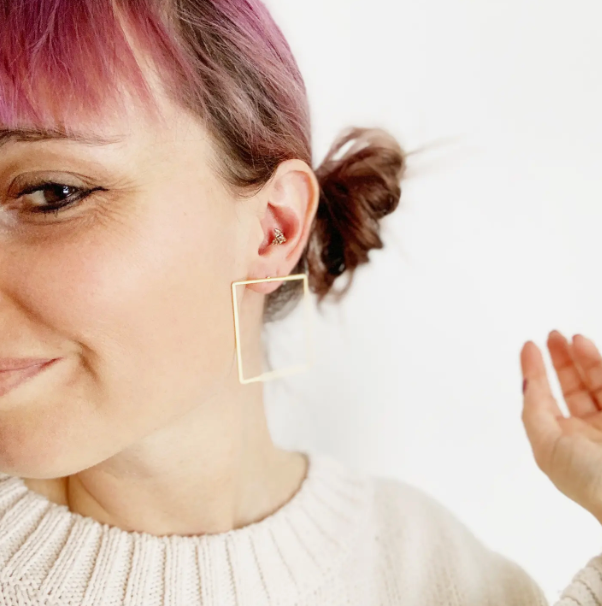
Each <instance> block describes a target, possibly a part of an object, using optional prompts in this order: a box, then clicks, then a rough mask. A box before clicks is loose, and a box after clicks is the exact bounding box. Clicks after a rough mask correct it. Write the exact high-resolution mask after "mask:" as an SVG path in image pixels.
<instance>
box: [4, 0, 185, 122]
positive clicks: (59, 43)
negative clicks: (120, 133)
mask: <svg viewBox="0 0 602 606" xmlns="http://www.w3.org/2000/svg"><path fill="white" fill-rule="evenodd" d="M123 4H124V5H125V6H124V10H123V11H121V10H120V13H122V14H123V17H121V18H120V15H118V14H117V13H116V9H115V4H114V2H113V1H112V0H77V1H73V0H42V1H40V0H33V1H32V0H4V1H3V2H2V3H1V8H0V128H15V127H17V126H24V125H35V126H51V125H55V124H57V123H59V124H61V126H63V128H64V129H67V130H68V129H69V127H70V126H71V125H74V124H77V123H80V122H88V121H93V120H94V119H97V118H98V117H99V116H100V115H101V113H106V112H107V111H109V112H111V111H123V102H124V92H126V91H127V92H129V93H130V94H131V95H132V97H133V98H134V99H136V102H139V103H141V104H142V107H143V109H146V110H149V111H150V112H151V113H152V114H153V115H155V116H157V115H158V113H157V112H156V109H157V108H156V103H155V98H154V96H153V93H152V91H151V89H150V87H149V84H148V82H147V79H146V77H145V75H144V71H143V69H144V68H143V67H142V66H140V65H139V63H138V61H137V59H136V55H135V52H134V50H133V49H132V47H131V45H130V43H129V42H128V39H127V37H126V34H125V32H124V28H123V25H122V23H123V20H125V22H126V23H127V32H128V33H131V34H132V35H133V36H134V38H135V40H136V44H137V47H138V52H143V53H144V55H145V56H149V57H150V58H151V60H152V61H151V63H152V67H153V68H154V69H155V70H157V72H158V74H160V78H161V81H162V83H163V85H164V86H165V88H166V90H174V89H176V90H177V87H178V86H181V80H180V82H178V81H176V80H177V76H178V75H180V76H181V74H185V73H186V72H187V71H188V70H189V67H188V64H187V62H186V61H185V59H184V56H183V52H182V50H181V48H180V46H179V45H178V43H177V40H176V39H175V37H174V36H173V35H172V34H171V33H170V32H169V31H168V29H167V28H166V26H165V24H164V21H163V19H162V18H161V15H160V13H159V12H158V11H157V10H156V8H154V7H155V6H156V4H154V3H152V2H145V1H141V0H131V1H129V2H125V3H123ZM138 45H139V46H138Z"/></svg>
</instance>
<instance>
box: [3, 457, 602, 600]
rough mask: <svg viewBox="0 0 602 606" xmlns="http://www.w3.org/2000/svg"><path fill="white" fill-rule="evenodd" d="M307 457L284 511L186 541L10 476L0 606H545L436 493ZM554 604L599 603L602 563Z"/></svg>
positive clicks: (593, 564) (526, 580) (599, 559)
mask: <svg viewBox="0 0 602 606" xmlns="http://www.w3.org/2000/svg"><path fill="white" fill-rule="evenodd" d="M306 454H307V455H308V456H309V469H308V475H307V477H306V478H305V480H304V482H303V484H302V486H301V488H300V490H299V491H298V492H297V493H296V494H295V495H294V496H293V498H292V499H291V500H290V501H289V502H288V503H286V504H285V505H284V506H283V507H281V508H280V509H279V510H278V511H276V512H275V513H274V514H272V515H270V516H269V517H267V518H264V519H263V520H261V521H259V522H257V523H254V524H251V525H248V526H245V527H244V528H238V529H236V530H231V531H229V532H225V533H220V534H206V535H200V536H189V537H182V536H167V537H157V536H153V535H149V534H146V533H138V532H127V531H125V530H121V529H119V528H116V527H111V526H108V525H106V524H101V523H99V522H97V521H96V520H93V519H92V518H89V517H84V516H81V515H79V514H76V513H72V512H70V511H69V509H68V508H67V506H65V505H58V504H56V503H53V502H52V501H49V500H48V499H47V498H46V497H44V496H42V495H40V494H38V493H36V492H34V491H31V490H29V489H28V488H27V487H26V486H25V484H24V483H23V481H22V480H21V479H20V478H16V477H12V476H8V475H6V474H1V473H0V605H2V606H9V605H10V606H26V605H31V604H36V605H39V606H41V605H44V606H59V605H61V606H62V605H75V604H78V605H79V604H82V605H84V604H85V605H90V606H91V605H99V606H100V605H103V606H116V605H118V604H126V605H128V606H129V605H141V606H156V605H159V604H161V605H165V606H196V605H203V606H243V605H244V606H263V605H266V606H268V605H270V606H393V605H394V606H460V605H462V606H543V605H545V606H549V605H548V602H547V601H546V599H545V597H544V594H543V592H542V591H541V589H540V588H539V587H538V586H537V584H536V583H535V582H534V581H533V580H532V579H531V578H530V577H529V575H527V573H526V572H525V571H524V570H523V569H522V568H520V567H519V566H518V565H517V564H515V563H513V562H512V561H510V560H508V559H506V558H504V557H503V556H501V555H500V554H498V553H497V552H494V551H491V550H489V549H487V548H486V547H485V546H484V544H483V543H482V542H480V541H479V540H478V539H477V538H476V536H475V535H474V534H472V532H471V531H470V530H469V529H468V528H467V527H466V526H465V525H463V524H462V523H461V522H460V520H459V519H458V518H456V517H455V516H453V515H452V513H451V512H450V511H449V510H448V509H447V508H445V507H444V506H443V505H441V504H440V503H439V502H438V501H436V500H435V499H434V498H432V497H430V496H429V495H428V494H427V493H425V492H423V491H421V490H420V489H418V488H417V487H413V486H412V485H410V484H407V483H405V482H403V481H399V480H395V479H392V478H386V477H381V476H372V475H368V474H365V473H363V472H360V471H359V470H357V469H355V468H353V467H350V466H347V465H344V464H342V463H340V462H338V461H337V460H336V459H334V458H332V457H331V456H330V455H326V454H323V453H316V452H314V453H311V452H307V453H306ZM556 604H557V605H558V606H561V605H562V606H600V604H602V555H599V556H596V557H594V558H592V559H590V560H589V562H587V564H586V565H585V566H584V568H583V569H581V570H580V571H578V572H577V574H576V575H575V576H574V578H573V581H572V583H571V584H570V585H569V587H567V588H566V589H565V590H564V592H563V593H562V595H561V597H560V599H559V601H557V602H556Z"/></svg>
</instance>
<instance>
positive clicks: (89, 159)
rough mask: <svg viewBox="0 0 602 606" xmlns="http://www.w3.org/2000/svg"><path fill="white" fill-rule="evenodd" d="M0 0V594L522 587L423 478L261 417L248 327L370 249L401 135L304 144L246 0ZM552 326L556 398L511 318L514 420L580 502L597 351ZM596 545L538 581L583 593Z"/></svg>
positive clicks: (518, 594)
mask: <svg viewBox="0 0 602 606" xmlns="http://www.w3.org/2000/svg"><path fill="white" fill-rule="evenodd" d="M1 6H2V12H1V18H0V127H1V129H2V130H1V131H0V132H1V135H0V136H1V140H0V141H1V154H0V267H1V268H2V271H1V273H0V301H1V305H0V330H1V334H2V340H1V342H0V369H2V371H3V372H0V445H1V447H0V470H1V471H2V475H1V476H0V570H1V572H0V598H1V599H0V604H4V605H15V606H16V605H17V604H19V605H26V604H45V605H48V606H50V605H52V606H57V605H62V604H69V605H73V604H86V605H92V604H126V605H134V604H140V605H145V606H153V605H158V604H166V605H167V604H169V605H171V606H176V605H186V606H188V605H194V604H203V605H219V606H228V605H243V604H245V605H249V604H252V605H263V604H271V605H278V606H285V605H286V606H288V605H290V606H293V605H297V606H301V605H305V606H313V605H318V604H319V605H333V606H337V605H343V604H345V605H347V606H350V605H357V606H376V605H383V606H388V605H401V604H403V605H404V606H410V605H414V604H416V605H418V604H420V605H426V604H429V605H430V604H433V605H434V604H445V605H475V606H477V605H478V606H486V605H494V604H495V605H502V604H503V605H504V606H510V605H517V606H518V605H520V606H527V605H529V606H531V605H542V604H545V600H544V597H543V593H542V591H541V589H540V588H539V587H538V586H537V585H536V584H535V582H534V581H533V580H532V579H531V578H530V577H529V576H528V575H527V574H526V573H525V572H524V571H523V570H522V569H521V568H520V567H519V566H518V565H516V564H515V563H513V562H511V561H509V560H507V559H505V558H504V557H502V556H501V555H500V554H498V553H496V552H492V551H490V550H489V549H487V548H486V547H485V546H484V545H483V544H482V543H481V542H480V541H479V540H478V539H477V538H476V537H475V536H474V535H473V534H472V533H471V531H470V530H469V529H468V528H466V527H465V526H464V525H463V524H462V523H461V522H460V521H459V520H458V519H457V518H455V517H454V516H453V515H452V514H451V513H450V512H449V511H448V510H447V509H446V508H445V507H444V506H443V505H441V504H439V503H438V502H436V501H435V500H434V499H433V498H431V497H430V496H429V495H427V494H426V493H424V492H422V491H420V490H419V489H418V488H416V487H413V486H411V485H409V484H406V483H404V482H400V481H397V480H393V479H391V478H385V477H374V476H367V475H365V474H364V473H361V472H360V471H359V470H357V469H354V468H351V467H348V466H346V465H344V464H342V463H341V462H338V461H336V460H335V459H333V458H331V457H330V456H327V455H326V454H323V453H317V452H289V451H286V450H284V449H281V448H278V447H277V446H276V445H275V444H274V443H273V442H272V440H271V437H270V434H269V432H268V428H267V424H266V418H265V414H264V407H263V380H265V379H266V378H269V377H270V376H274V375H269V374H262V373H261V369H262V360H263V356H262V344H261V329H262V325H263V323H264V322H266V321H270V320H272V319H274V318H276V317H278V316H282V315H283V312H284V311H285V310H290V309H291V307H292V305H294V304H295V303H297V302H298V301H299V299H300V297H301V295H302V294H303V293H304V292H305V291H304V290H303V289H304V286H305V281H306V280H307V284H308V285H309V286H310V287H311V290H312V291H313V292H314V293H315V294H316V295H317V296H318V300H319V302H321V301H322V300H323V299H324V297H325V296H326V295H327V294H330V295H332V294H333V293H334V292H335V291H334V282H335V280H336V279H337V278H338V277H339V276H341V275H342V274H343V273H346V274H347V276H352V275H353V271H354V270H355V268H356V267H357V266H358V265H360V264H362V263H365V262H367V260H368V252H369V251H370V250H371V249H374V248H380V247H382V241H381V239H380V237H379V220H380V219H381V218H382V217H384V216H385V215H387V214H389V213H391V212H392V211H393V210H395V208H396V207H397V206H398V203H399V199H400V194H401V190H400V180H401V177H402V175H403V172H404V168H405V155H404V153H403V151H402V150H401V148H400V147H399V145H398V143H397V142H396V141H395V140H394V139H393V138H392V137H391V136H390V135H388V134H387V133H386V132H384V131H382V130H378V129H375V130H365V129H351V130H349V131H348V132H346V133H344V134H343V135H342V136H341V137H340V138H339V140H338V141H337V142H335V144H334V145H333V147H332V149H331V150H330V152H329V154H328V155H327V158H326V159H325V161H324V162H323V163H322V164H321V165H320V166H319V167H318V168H317V169H316V170H315V171H314V170H312V168H311V166H312V157H311V141H310V119H309V109H308V105H307V98H306V93H305V88H304V84H303V80H302V77H301V75H300V74H299V71H298V69H297V65H296V63H295V61H294V59H293V57H292V56H291V52H290V49H289V47H288V45H287V43H286V42H285V40H284V39H283V37H282V34H281V32H280V31H279V29H278V28H277V26H276V25H275V24H274V22H273V21H272V19H271V17H270V15H269V14H268V12H267V11H266V9H265V7H264V6H263V5H262V4H261V3H260V2H259V0H204V1H201V0H196V1H195V0H178V1H176V0H136V1H134V0H113V1H110V0H78V2H72V1H70V0H38V1H37V2H29V1H27V0H4V1H3V2H2V5H1ZM347 143H350V144H351V147H349V148H348V149H347V150H346V151H345V152H344V153H343V152H342V148H343V147H344V146H346V144H347ZM293 277H296V278H295V279H292V278H293ZM299 277H300V279H298V278H299ZM268 278H269V279H268ZM274 278H282V279H281V280H278V279H275V280H274ZM285 278H286V279H285ZM289 278H291V279H289ZM238 282H243V284H237V283H238ZM349 284H350V281H348V282H347V287H348V285H349ZM344 292H345V289H342V290H339V291H338V292H337V294H338V295H339V296H340V295H341V294H342V293H344ZM233 312H234V315H235V317H236V323H234V324H233V321H232V320H233ZM549 348H550V352H551V354H552V358H553V361H554V364H555V368H556V370H557V372H558V376H559V378H560V381H561V384H562V387H563V390H564V394H565V397H566V399H567V403H568V405H569V407H570V410H571V413H572V417H571V418H569V419H564V418H562V416H561V414H560V411H559V409H558V408H557V406H556V403H555V402H554V399H553V398H552V395H551V392H550V388H549V385H548V382H547V379H546V376H545V368H544V365H543V361H542V358H541V354H540V352H539V350H538V348H537V347H536V346H535V345H534V344H533V343H531V342H528V343H527V344H526V345H525V346H524V348H523V350H522V353H521V362H522V368H523V374H524V376H525V378H526V379H527V380H528V386H527V389H526V393H525V399H524V413H523V421H524V424H525V427H526V430H527V433H528V436H529V439H530V441H531V444H532V447H533V452H534V455H535V458H536V460H537V463H538V465H539V466H540V467H541V469H542V470H543V471H544V472H545V473H547V474H548V476H549V477H550V478H551V480H552V481H553V482H554V483H555V484H556V486H557V487H558V488H559V489H560V490H561V491H562V492H563V493H564V494H566V495H568V496H569V497H570V498H572V499H574V500H575V501H576V502H577V503H579V504H580V505H582V506H583V507H584V508H585V509H587V510H588V511H589V512H590V513H592V514H593V515H594V516H595V517H596V519H597V520H599V521H601V522H602V491H601V490H600V477H601V472H600V470H601V469H602V447H601V446H600V445H599V444H600V436H601V435H602V434H601V433H600V431H599V429H598V427H599V426H600V414H601V413H600V402H599V396H598V391H597V389H598V388H599V386H600V369H601V368H602V366H601V363H602V360H601V358H600V355H599V353H598V351H597V349H596V348H595V346H594V345H592V344H591V342H588V341H586V340H585V339H584V338H583V337H577V338H575V340H574V342H573V343H568V342H567V341H566V340H565V339H564V338H563V337H562V336H560V335H558V334H556V333H554V334H553V335H551V337H550V342H549ZM594 555H595V557H593V558H592V559H591V560H590V561H589V562H588V563H587V565H586V566H584V568H583V569H582V570H580V571H578V572H577V574H576V576H575V578H574V580H573V583H571V585H570V586H569V587H567V589H566V590H565V593H564V594H563V597H562V598H561V599H560V601H559V602H557V604H562V605H568V604H571V605H575V604H580V605H582V606H593V605H594V604H600V601H601V600H602V582H601V580H600V579H601V578H602V575H601V574H600V573H601V572H602V556H600V555H598V554H594Z"/></svg>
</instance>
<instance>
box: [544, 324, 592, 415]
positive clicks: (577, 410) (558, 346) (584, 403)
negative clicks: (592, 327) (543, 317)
mask: <svg viewBox="0 0 602 606" xmlns="http://www.w3.org/2000/svg"><path fill="white" fill-rule="evenodd" d="M548 349H549V351H550V357H551V358H552V364H553V365H554V369H555V370H556V374H557V375H558V380H559V382H560V388H561V389H562V395H563V396H564V399H565V401H566V404H567V408H568V409H569V412H570V413H571V414H572V415H574V416H576V417H584V416H587V415H590V414H592V413H595V412H598V410H599V408H598V405H597V403H596V400H595V399H594V398H593V397H592V394H591V392H590V390H589V388H588V386H587V385H586V384H585V382H584V380H583V376H582V371H581V370H580V368H579V367H578V365H576V363H575V360H574V359H573V353H572V347H571V343H570V342H569V341H567V340H566V338H565V337H564V336H563V335H562V334H561V333H560V332H558V331H557V330H553V331H552V332H551V333H550V334H549V336H548Z"/></svg>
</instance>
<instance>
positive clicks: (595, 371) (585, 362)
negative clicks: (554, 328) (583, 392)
mask: <svg viewBox="0 0 602 606" xmlns="http://www.w3.org/2000/svg"><path fill="white" fill-rule="evenodd" d="M571 351H572V354H573V358H574V359H575V362H576V364H577V365H578V366H579V367H580V369H581V374H582V375H583V382H584V383H585V385H586V386H587V389H588V390H589V392H590V394H591V397H592V398H593V399H594V402H595V403H596V407H597V408H598V410H600V409H602V356H600V352H599V351H598V348H597V347H596V345H595V344H594V342H593V341H591V340H590V339H587V338H586V337H584V336H583V335H575V336H574V337H573V344H572V348H571Z"/></svg>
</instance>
